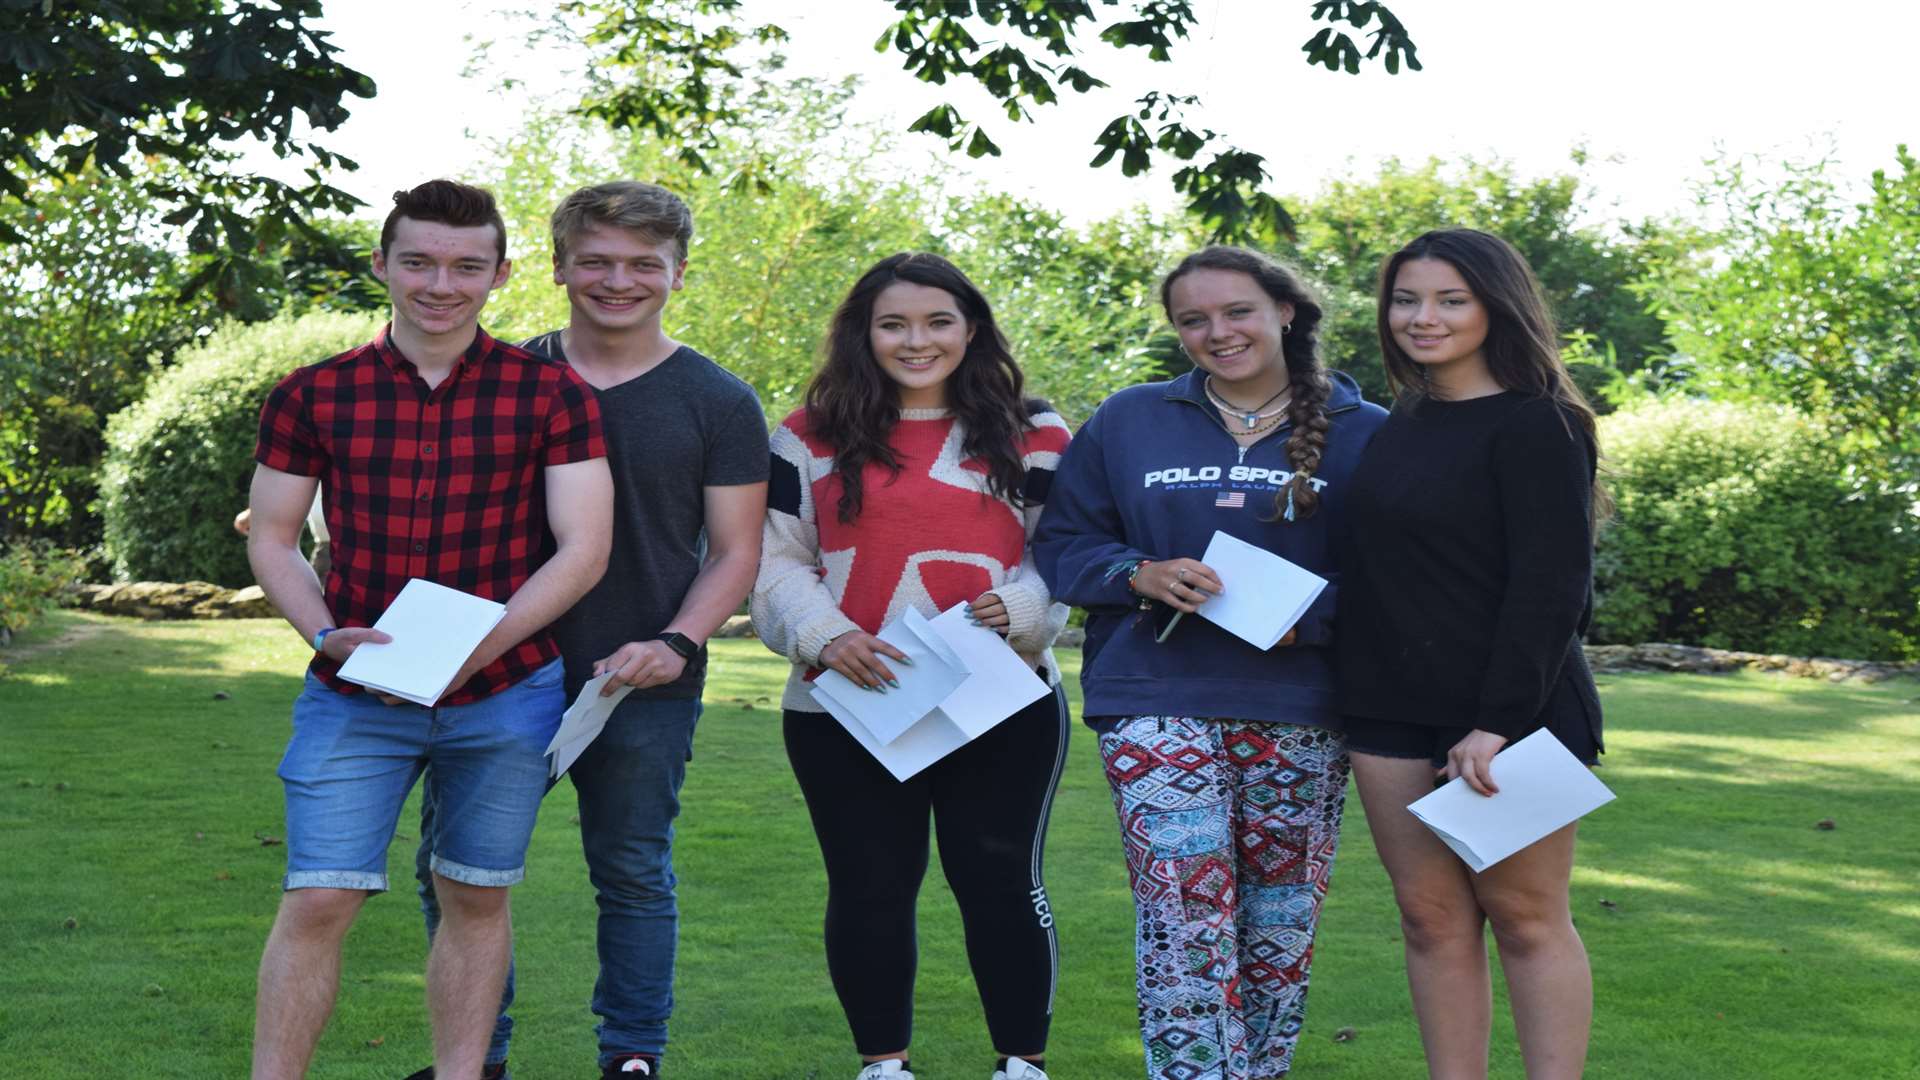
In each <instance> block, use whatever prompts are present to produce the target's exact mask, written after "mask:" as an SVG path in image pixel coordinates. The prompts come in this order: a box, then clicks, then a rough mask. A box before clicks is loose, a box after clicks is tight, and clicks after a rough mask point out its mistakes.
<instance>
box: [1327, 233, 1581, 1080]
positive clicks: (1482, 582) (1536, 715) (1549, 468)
mask: <svg viewBox="0 0 1920 1080" xmlns="http://www.w3.org/2000/svg"><path fill="white" fill-rule="evenodd" d="M1379 322H1380V346H1381V349H1382V351H1383V352H1384V353H1385V355H1386V365H1387V376H1388V378H1389V380H1390V381H1391V382H1392V383H1393V384H1394V386H1395V388H1396V389H1397V390H1398V391H1399V392H1400V399H1399V402H1398V403H1397V404H1396V405H1395V407H1394V411H1393V416H1392V417H1391V418H1390V419H1389V420H1388V421H1387V423H1386V425H1385V426H1383V427H1382V428H1381V429H1380V433H1379V435H1378V436H1377V437H1376V438H1375V439H1374V441H1373V443H1372V445H1371V446H1369V447H1368V448H1367V453H1366V456H1365V458H1364V459H1363V460H1362V461H1361V463H1360V468H1359V470H1358V471H1357V472H1356V473H1355V475H1354V477H1353V484H1352V486H1351V488H1350V490H1349V495H1350V499H1349V503H1348V505H1349V507H1350V509H1351V514H1352V522H1353V540H1352V543H1351V545H1350V547H1349V559H1348V567H1347V571H1348V572H1347V574H1346V577H1345V579H1344V580H1343V582H1342V585H1343V588H1342V589H1341V592H1340V601H1339V621H1340V641H1339V648H1338V649H1337V652H1338V661H1339V664H1338V671H1339V685H1340V703H1341V707H1342V710H1343V711H1344V712H1345V713H1346V714H1347V740H1348V748H1349V749H1350V750H1351V751H1352V752H1353V771H1354V777H1355V780H1356V781H1357V783H1358V786H1359V788H1360V797H1361V799H1362V801H1363V802H1364V803H1365V805H1366V808H1367V824H1368V826H1369V827H1370V828H1371V829H1372V831H1373V839H1374V846H1375V847H1376V848H1378V849H1379V852H1380V859H1381V861H1382V862H1383V863H1385V864H1386V868H1387V874H1388V876H1389V877H1391V878H1392V879H1393V889H1394V897H1395V899H1396V900H1398V901H1399V905H1400V915H1401V923H1402V925H1403V927H1404V929H1405V934H1404V937H1405V941H1406V954H1407V978H1408V981H1409V983H1410V984H1411V986H1412V991H1413V1005H1414V1012H1415V1014H1416V1015H1417V1016H1418V1017H1419V1020H1420V1035H1421V1041H1422V1042H1423V1044H1424V1046H1425V1048H1426V1053H1427V1063H1428V1066H1429V1067H1430V1069H1431V1070H1432V1073H1433V1075H1435V1076H1447V1077H1466V1076H1475V1077H1484V1076H1485V1075H1486V1074H1487V1038H1488V1033H1489V1030H1490V1028H1491V1024H1492V1006H1491V988H1490V985H1489V975H1488V970H1487V947H1486V943H1485V941H1484V927H1486V926H1487V925H1488V924H1489V923H1490V924H1491V925H1492V927H1493V935H1494V938H1495V940H1496V941H1498V942H1499V944H1500V964H1501V967H1502V968H1503V969H1504V970H1505V972H1506V976H1507V985H1508V987H1509V989H1510V990H1511V997H1512V1001H1513V1018H1514V1026H1515V1028H1516V1030H1517V1031H1518V1033H1519V1036H1520V1050H1521V1055H1522V1057H1523V1058H1524V1059H1525V1061H1526V1068H1527V1076H1528V1077H1529V1078H1530V1080H1545V1078H1557V1077H1567V1078H1572V1077H1578V1076H1579V1075H1580V1073H1581V1068H1582V1066H1583V1063H1584V1062H1585V1059H1586V1050H1587V1032H1588V1028H1589V1026H1590V1024H1591V1020H1592V1014H1593V981H1592V978H1591V976H1590V974H1589V973H1588V968H1587V954H1586V950H1585V949H1584V948H1583V947H1582V945H1581V943H1580V935H1579V934H1578V933H1577V932H1575V930H1574V928H1573V920H1572V916H1571V915H1570V913H1569V911H1568V902H1567V886H1568V878H1569V876H1570V874H1571V872H1572V868H1573V837H1574V829H1575V826H1573V825H1568V826H1567V827H1566V828H1564V829H1561V830H1560V831H1558V832H1556V833H1554V834H1553V835H1551V836H1549V837H1547V838H1546V839H1544V840H1541V841H1540V842H1539V843H1536V844H1534V845H1533V846H1531V847H1528V848H1526V849H1524V850H1522V851H1520V852H1517V853H1515V854H1514V855H1512V856H1509V857H1508V858H1507V859H1505V860H1503V861H1502V862H1499V863H1497V864H1495V865H1494V866H1491V867H1488V868H1487V869H1486V870H1485V871H1484V872H1482V873H1478V874H1476V873H1473V872H1472V871H1470V870H1468V869H1467V867H1466V865H1465V864H1464V863H1462V862H1461V861H1460V860H1459V859H1458V858H1457V857H1455V856H1454V854H1453V852H1451V851H1450V850H1448V849H1447V847H1446V846H1445V845H1444V844H1442V843H1441V842H1440V840H1439V839H1438V838H1436V837H1435V836H1434V835H1433V834H1432V833H1431V832H1429V831H1428V830H1427V829H1426V827H1425V826H1423V825H1421V824H1420V822H1419V821H1418V820H1417V819H1416V818H1414V816H1413V815H1412V814H1410V813H1408V812H1407V810H1406V806H1407V804H1408V803H1410V802H1412V801H1413V800H1415V799H1417V798H1419V797H1420V796H1422V795H1425V794H1426V793H1427V792H1429V791H1431V790H1432V789H1433V786H1434V784H1435V783H1437V782H1439V781H1441V780H1446V779H1451V778H1453V777H1456V776H1458V777H1463V778H1465V780H1466V781H1467V783H1468V784H1470V785H1471V786H1472V787H1473V789H1474V790H1475V791H1478V792H1480V793H1481V794H1483V795H1484V794H1491V793H1492V792H1494V791H1495V790H1496V789H1495V785H1494V783H1493V777H1492V775H1491V773H1490V771H1489V765H1490V763H1491V762H1492V761H1493V756H1494V754H1495V753H1496V752H1497V751H1498V750H1499V749H1500V748H1501V747H1503V746H1506V745H1507V744H1508V743H1510V742H1512V741H1513V740H1516V739H1519V738H1520V737H1521V736H1524V735H1527V734H1530V733H1531V732H1533V731H1536V730H1538V729H1540V728H1546V729H1547V730H1549V731H1551V732H1552V733H1553V734H1554V736H1555V737H1556V738H1558V739H1559V740H1560V741H1561V742H1562V743H1564V744H1566V746H1567V748H1568V749H1569V750H1571V751H1573V753H1574V754H1575V755H1576V756H1578V757H1579V758H1580V759H1581V760H1582V761H1585V762H1587V763H1588V764H1590V765H1591V764H1593V763H1594V762H1595V760H1596V755H1598V753H1599V752H1600V703H1599V699H1598V698H1597V697H1596V695H1595V693H1594V687H1593V675H1592V674H1591V673H1590V672H1589V671H1588V669H1587V664H1586V658H1585V655H1584V654H1583V653H1582V651H1581V648H1580V636H1581V634H1582V633H1583V632H1584V631H1585V630H1586V625H1587V620H1588V617H1589V615H1590V614H1591V612H1592V609H1593V602H1592V586H1591V581H1592V566H1593V522H1594V521H1595V520H1596V519H1597V518H1599V517H1603V516H1604V515H1605V512H1606V511H1605V509H1604V506H1605V496H1604V493H1603V492H1601V491H1600V490H1599V489H1598V488H1597V487H1596V486H1595V484H1594V461H1595V458H1596V457H1597V449H1596V447H1595V444H1594V436H1593V429H1594V424H1593V410H1592V409H1591V408H1590V407H1589V406H1588V405H1587V402H1586V400H1585V398H1583V397H1582V396H1581V394H1580V391H1579V389H1578V388H1577V387H1575V386H1574V384H1573V380H1572V379H1571V378H1569V377H1568V375H1567V370H1566V366H1565V365H1564V364H1563V363H1562V362H1561V360H1560V349H1559V340H1558V338H1557V336H1556V334H1555V332H1554V327H1553V320H1552V317H1551V316H1550V315H1548V313H1547V306H1546V303H1545V302H1544V300H1542V298H1541V295H1540V286H1539V284H1538V282H1536V281H1535V280H1534V277H1533V271H1532V270H1530V269H1529V268H1528V267H1527V264H1526V261H1525V260H1524V259H1523V258H1522V257H1521V256H1520V253H1519V252H1517V251H1515V250H1514V249H1513V247H1512V246H1511V245H1509V244H1507V242H1506V241H1504V240H1501V239H1499V238H1498V237H1495V236H1489V235H1488V234H1486V233H1482V232H1475V231H1472V230H1468V229H1447V230H1441V231H1438V232H1431V233H1428V234H1426V235H1424V236H1422V237H1420V238H1419V239H1417V240H1415V241H1414V242H1413V243H1411V244H1409V245H1407V246H1406V247H1405V248H1403V249H1402V250H1401V251H1400V252H1399V253H1397V254H1395V255H1394V256H1393V257H1392V258H1391V259H1389V260H1388V261H1387V264H1386V267H1385V268H1384V269H1383V270H1382V271H1381V276H1380V307H1379Z"/></svg>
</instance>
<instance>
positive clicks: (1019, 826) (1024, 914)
mask: <svg viewBox="0 0 1920 1080" xmlns="http://www.w3.org/2000/svg"><path fill="white" fill-rule="evenodd" d="M783 719H784V723H783V727H784V728H785V732H786V740H787V758H788V760H790V761H791V762H792V763H793V772H794V775H795V776H796V777H797V778H798V779H799V781H800V790H801V791H802V792H803V793H804V794H805V795H806V798H807V810H808V811H809V812H810V813H811V814H812V815H813V831H814V835H815V836H816V837H817V838H818V839H819V841H820V854H821V855H822V856H823V857H824V858H825V860H826V864H827V972H828V974H829V975H831V976H832V978H833V989H834V992H835V993H837V994H838V995H839V996H840V1007H841V1008H842V1009H843V1010H845V1011H846V1014H847V1025H848V1026H849V1027H851V1028H852V1029H853V1043H854V1047H855V1049H856V1050H858V1051H859V1052H860V1053H862V1054H887V1053H892V1052H894V1051H896V1050H904V1049H906V1047H907V1045H908V1044H909V1043H910V1042H911V1041H912V1038H913V972H914V964H915V960H916V959H917V945H916V943H915V934H914V900H915V898H916V897H917V896H918V895H919V892H920V880H921V878H923V877H924V876H926V872H927V812H928V811H929V810H931V811H932V812H933V819H934V826H935V829H936V830H937V832H938V834H939V838H940V864H941V866H942V868H944V870H945V871H946V875H947V884H948V885H949V886H950V887H951V888H952V889H953V895H954V899H956V900H958V901H959V903H960V917H961V920H962V921H963V922H964V924H965V926H966V933H967V959H968V961H969V962H970V963H971V964H972V966H973V981H974V983H975V985H976V986H978V987H979V990H980V1003H981V1005H982V1006H984V1007H985V1009H986V1014H987V1032H988V1034H990V1035H991V1036H992V1037H993V1047H994V1049H995V1050H996V1051H998V1052H999V1053H1002V1054H1018V1055H1026V1056H1034V1055H1038V1054H1040V1053H1042V1052H1043V1051H1045V1050H1046V1046H1047V1024H1048V1022H1049V1021H1050V1020H1051V1019H1052V1014H1053V993H1054V984H1055V981H1056V979H1057V977H1058V975H1059V944H1058V942H1057V940H1056V939H1055V937H1054V929H1053V912H1052V910H1051V909H1050V908H1049V906H1048V904H1047V891H1046V886H1045V884H1044V883H1043V881H1042V880H1041V875H1040V854H1041V848H1042V846H1043V844H1044V842H1045V840H1046V834H1047V813H1048V811H1049V810H1050V809H1051V807H1052V805H1053V793H1054V790H1055V789H1056V788H1057V787H1059V785H1060V768H1061V765H1062V763H1063V762H1064V761H1065V758H1066V745H1067V701H1066V695H1065V694H1063V693H1062V692H1061V691H1060V690H1058V689H1055V690H1054V692H1053V693H1051V694H1049V695H1047V696H1046V697H1043V698H1041V699H1040V700H1039V701H1036V702H1034V703H1033V704H1032V705H1029V706H1027V707H1026V708H1025V709H1022V710H1021V711H1019V712H1017V713H1015V714H1013V715H1012V716H1010V717H1008V718H1007V719H1006V720H1005V721H1003V722H1002V723H1000V724H999V725H998V726H996V727H994V728H993V729H992V730H990V731H988V732H987V733H986V734H984V735H982V736H980V737H979V738H978V739H975V740H974V741H973V742H971V743H969V744H967V745H966V746H963V747H961V748H960V749H959V750H956V751H954V752H953V753H952V754H949V755H947V756H946V757H945V758H942V759H941V760H939V761H937V762H934V763H933V764H932V765H931V766H929V767H928V768H927V769H926V770H925V771H923V772H921V773H919V774H918V775H916V776H913V777H911V778H909V779H908V780H906V781H905V782H904V783H903V782H901V781H899V780H895V779H894V778H893V774H891V773H889V772H887V771H886V769H885V768H883V767H882V766H881V765H880V763H879V762H878V761H875V760H874V759H873V756H872V755H871V754H869V753H867V751H866V750H865V748H863V747H862V746H861V745H860V744H859V743H858V742H856V741H854V738H853V736H851V735H848V734H847V733H846V731H845V729H843V728H841V726H840V725H839V724H838V723H837V722H835V721H834V719H833V717H831V716H828V715H826V714H825V713H806V712H795V711H793V710H791V709H789V710H787V711H786V713H785V716H784V718H783Z"/></svg>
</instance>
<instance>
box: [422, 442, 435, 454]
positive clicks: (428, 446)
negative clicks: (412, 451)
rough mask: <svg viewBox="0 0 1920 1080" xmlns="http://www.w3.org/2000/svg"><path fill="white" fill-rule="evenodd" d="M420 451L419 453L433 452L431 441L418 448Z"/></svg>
mask: <svg viewBox="0 0 1920 1080" xmlns="http://www.w3.org/2000/svg"><path fill="white" fill-rule="evenodd" d="M420 452H421V453H423V454H431V453H433V444H432V443H428V444H427V445H425V446H423V447H421V448H420Z"/></svg>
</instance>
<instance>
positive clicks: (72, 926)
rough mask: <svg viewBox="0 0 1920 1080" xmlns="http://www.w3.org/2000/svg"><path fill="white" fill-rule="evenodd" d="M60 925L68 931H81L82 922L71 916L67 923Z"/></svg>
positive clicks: (68, 917)
mask: <svg viewBox="0 0 1920 1080" xmlns="http://www.w3.org/2000/svg"><path fill="white" fill-rule="evenodd" d="M60 925H61V926H63V927H65V928H66V929H68V930H78V929H80V920H79V919H76V918H74V917H73V916H71V915H69V916H67V918H66V921H65V922H62V923H61V924H60Z"/></svg>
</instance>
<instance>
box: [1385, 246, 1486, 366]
mask: <svg viewBox="0 0 1920 1080" xmlns="http://www.w3.org/2000/svg"><path fill="white" fill-rule="evenodd" d="M1387 302H1388V305H1389V306H1388V308H1387V328H1388V329H1389V330H1390V331H1391V332H1392V333H1393V342H1394V344H1395V345H1398V346H1399V347H1400V351H1401V352H1403V353H1405V354H1406V355H1407V358H1408V359H1410V360H1412V361H1413V362H1414V363H1416V364H1419V365H1420V366H1421V367H1422V368H1424V369H1425V370H1426V371H1427V372H1428V374H1429V376H1430V377H1433V378H1445V379H1446V380H1447V381H1448V382H1449V383H1456V384H1461V385H1465V384H1467V383H1470V382H1479V381H1484V380H1485V379H1487V378H1489V377H1490V376H1488V375H1487V360H1486V355H1485V353H1483V352H1482V349H1481V347H1482V346H1484V345H1485V344H1486V342H1487V307H1486V305H1485V304H1483V303H1481V302H1480V298H1479V297H1477V296H1475V295H1474V294H1473V290H1472V289H1471V288H1469V287H1468V286H1467V281H1466V279H1465V278H1463V277H1461V276H1460V271H1459V270H1457V269H1455V268H1454V266H1453V264H1452V263H1449V262H1446V261H1444V260H1441V259H1408V260H1407V261H1406V262H1404V263H1401V264H1400V269H1399V270H1398V271H1397V272H1396V273H1395V274H1394V276H1393V292H1392V294H1391V296H1390V297H1389V298H1388V301H1387Z"/></svg>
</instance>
